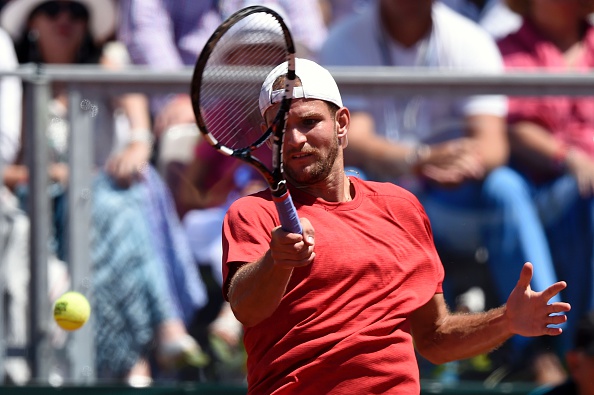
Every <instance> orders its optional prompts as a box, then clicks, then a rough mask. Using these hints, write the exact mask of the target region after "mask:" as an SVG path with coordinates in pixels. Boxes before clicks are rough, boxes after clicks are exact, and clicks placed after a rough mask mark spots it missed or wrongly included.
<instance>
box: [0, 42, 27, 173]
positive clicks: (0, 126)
mask: <svg viewBox="0 0 594 395" xmlns="http://www.w3.org/2000/svg"><path fill="white" fill-rule="evenodd" d="M0 52H1V53H2V54H3V56H2V57H1V58H0V70H2V71H12V70H15V69H16V68H17V66H18V61H17V58H16V54H15V52H14V47H13V43H12V41H11V39H10V36H9V35H8V34H6V32H5V31H3V30H0ZM21 97H22V89H21V83H20V81H19V79H18V78H16V77H3V78H1V79H0V168H1V166H2V165H7V164H12V163H14V161H15V160H16V157H17V154H18V152H19V148H20V140H21V106H22V100H21ZM0 184H1V183H0Z"/></svg>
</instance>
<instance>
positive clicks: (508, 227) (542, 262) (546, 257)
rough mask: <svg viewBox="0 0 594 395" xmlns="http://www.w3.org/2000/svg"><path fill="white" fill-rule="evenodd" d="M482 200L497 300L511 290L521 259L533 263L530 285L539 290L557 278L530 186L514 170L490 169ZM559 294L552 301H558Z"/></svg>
mask: <svg viewBox="0 0 594 395" xmlns="http://www.w3.org/2000/svg"><path fill="white" fill-rule="evenodd" d="M481 193H482V196H481V198H482V201H483V202H484V207H485V209H486V210H487V211H488V212H489V213H492V215H490V216H489V217H488V218H487V221H485V224H484V228H483V229H484V241H485V246H486V247H487V250H488V254H489V265H490V267H491V271H492V273H493V278H494V280H495V282H496V284H497V289H498V291H499V294H500V297H501V302H502V303H504V302H506V301H507V297H508V296H509V294H510V293H511V291H512V290H513V288H514V287H515V285H516V282H517V280H518V277H519V274H520V271H521V268H522V265H523V264H524V262H531V263H532V264H533V265H534V276H533V278H532V282H531V286H532V289H534V290H535V291H542V290H544V289H546V288H547V287H548V286H550V285H551V284H553V283H555V282H556V281H557V275H556V273H555V269H554V265H553V260H552V257H551V252H550V249H549V245H548V241H547V238H546V234H545V231H544V226H543V224H542V222H541V219H540V217H539V215H538V211H537V209H536V205H535V203H534V199H533V196H532V193H531V188H530V186H529V184H528V183H527V182H526V180H525V179H524V178H523V177H521V176H520V175H519V174H518V173H517V172H515V171H514V170H512V169H510V168H507V167H503V168H499V169H496V170H494V171H493V172H492V173H491V174H490V175H489V176H488V177H487V178H486V179H485V181H484V183H483V187H482V191H481ZM559 300H560V297H559V296H557V297H555V298H553V300H552V301H559Z"/></svg>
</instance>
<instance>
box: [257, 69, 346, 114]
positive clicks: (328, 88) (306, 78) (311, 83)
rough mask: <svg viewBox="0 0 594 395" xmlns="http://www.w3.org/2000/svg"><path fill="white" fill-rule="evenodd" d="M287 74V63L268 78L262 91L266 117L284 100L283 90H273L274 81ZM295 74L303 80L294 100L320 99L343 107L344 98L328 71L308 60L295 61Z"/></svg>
mask: <svg viewBox="0 0 594 395" xmlns="http://www.w3.org/2000/svg"><path fill="white" fill-rule="evenodd" d="M286 73H287V62H284V63H282V64H280V65H278V66H276V67H275V68H274V69H273V70H272V71H271V72H270V73H269V74H268V76H267V77H266V79H265V80H264V83H263V84H262V89H261V90H260V100H259V105H260V113H261V114H262V116H264V113H265V112H266V110H268V109H269V108H270V107H271V106H272V105H273V104H275V103H280V101H281V100H282V98H283V92H284V88H283V89H278V90H272V86H273V85H274V81H276V79H277V78H278V77H279V76H281V75H283V74H286ZM295 74H297V77H299V79H300V80H301V86H296V87H294V88H293V98H296V99H318V100H324V101H327V102H330V103H334V104H336V105H337V106H338V107H342V98H341V97H340V91H339V90H338V85H336V81H334V78H333V77H332V75H331V74H330V72H329V71H328V70H326V69H325V68H323V67H322V66H320V65H319V64H317V63H316V62H313V61H311V60H308V59H302V58H296V59H295Z"/></svg>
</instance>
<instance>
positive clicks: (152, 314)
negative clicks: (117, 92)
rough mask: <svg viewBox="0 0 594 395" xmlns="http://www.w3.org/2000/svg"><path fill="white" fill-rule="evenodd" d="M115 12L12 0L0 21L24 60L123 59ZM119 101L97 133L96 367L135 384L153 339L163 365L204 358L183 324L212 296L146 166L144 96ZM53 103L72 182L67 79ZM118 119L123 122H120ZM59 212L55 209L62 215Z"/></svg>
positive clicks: (59, 154)
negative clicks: (207, 293)
mask: <svg viewBox="0 0 594 395" xmlns="http://www.w3.org/2000/svg"><path fill="white" fill-rule="evenodd" d="M115 12H116V10H115V6H114V4H113V3H112V1H111V0H108V1H106V0H76V1H43V0H13V1H12V2H11V3H9V4H8V5H7V6H6V7H5V8H4V9H3V11H2V15H1V19H0V22H1V24H2V26H3V27H5V29H6V30H7V31H8V32H9V33H10V34H11V35H12V36H13V39H14V40H15V42H16V45H15V46H16V49H17V55H18V56H19V61H20V62H21V63H29V62H34V63H40V64H41V63H42V64H102V65H104V66H106V67H122V66H123V65H124V64H125V62H126V61H125V60H122V57H121V55H122V52H121V51H120V50H119V49H118V48H119V47H117V46H113V45H110V46H105V45H104V43H105V42H106V41H107V40H108V39H109V38H111V36H112V34H113V32H114V28H115V21H116V15H115ZM124 55H125V53H124ZM109 105H110V104H107V103H106V104H105V106H109ZM100 106H101V107H100ZM81 108H83V110H87V111H86V112H85V113H84V114H83V116H91V117H93V118H94V117H95V115H96V113H97V111H105V110H107V109H109V110H112V109H111V108H107V107H104V106H103V105H101V104H100V105H97V104H94V103H92V102H91V101H90V100H83V102H81ZM113 111H114V118H115V119H116V121H115V122H114V125H113V127H109V126H107V127H105V126H104V127H101V128H95V134H96V135H95V136H93V138H94V141H93V147H94V150H95V163H96V166H97V172H96V173H97V175H96V177H95V180H94V184H93V193H92V203H93V205H92V220H93V224H92V225H93V228H92V230H91V233H92V240H91V248H92V250H91V257H92V263H93V269H94V273H93V280H94V282H93V297H94V303H93V316H94V319H95V322H96V325H95V335H96V336H95V342H96V362H97V376H98V377H99V378H101V379H124V380H126V381H127V382H129V383H132V384H135V383H137V382H138V380H141V381H142V383H144V382H146V381H147V380H150V378H151V376H152V372H151V369H150V367H149V364H148V358H149V357H150V356H151V354H152V352H153V351H154V350H153V349H152V345H153V344H157V348H156V357H157V360H158V362H161V364H160V366H161V367H162V368H165V369H169V368H172V367H173V365H175V364H178V363H180V362H181V363H184V362H188V357H189V358H191V360H192V362H193V363H196V364H202V363H204V362H205V359H204V355H203V354H202V353H201V351H200V348H199V346H198V345H197V343H196V342H195V341H194V340H193V339H192V338H191V337H190V336H189V335H188V334H187V332H186V329H185V325H184V320H185V321H186V322H187V321H189V320H190V319H191V318H192V315H193V314H194V312H195V311H196V310H197V309H198V308H200V307H202V305H203V304H204V303H205V300H204V299H205V295H204V289H203V284H202V283H201V280H200V277H199V274H198V272H197V270H196V268H195V267H194V266H193V263H192V257H191V252H190V250H189V246H188V245H187V240H185V239H184V235H183V233H182V230H181V227H180V224H179V220H178V218H177V217H176V216H175V212H174V211H173V210H172V209H168V208H169V207H173V205H172V203H171V200H170V196H169V192H168V191H167V190H166V188H165V186H164V185H163V183H162V182H161V180H160V179H159V176H158V175H157V174H156V172H155V171H154V170H153V169H152V168H151V166H147V164H148V163H149V160H150V155H151V145H152V136H151V134H150V119H149V116H148V105H147V103H146V99H145V98H144V96H141V95H133V94H129V95H125V96H123V97H118V98H116V99H114V100H113ZM49 112H50V117H51V122H50V123H49V127H48V140H49V142H50V147H51V152H52V154H53V156H52V160H53V161H54V162H57V163H58V164H60V165H61V166H62V167H61V169H62V171H61V172H58V174H59V176H57V177H55V178H57V179H58V181H60V184H65V183H66V180H67V168H66V165H65V162H66V159H67V157H68V152H67V140H68V139H67V136H68V133H69V130H68V129H69V125H68V124H67V122H66V119H67V112H68V92H67V90H66V87H65V86H63V85H60V84H54V85H53V97H52V100H51V102H50V103H49ZM118 125H124V126H125V127H124V128H123V129H116V128H117V127H118ZM73 132H74V131H73ZM122 133H123V134H126V133H127V134H128V138H127V141H123V142H122V141H118V140H117V139H116V138H115V136H118V135H121V134H122ZM118 143H119V145H118ZM114 147H115V148H114ZM62 196H63V195H62ZM57 201H60V200H59V199H58V200H57ZM62 221H63V218H59V219H58V223H59V224H62ZM58 252H59V253H60V252H61V251H58ZM180 358H181V359H183V360H179V359H180ZM184 358H185V359H184ZM142 383H141V384H142Z"/></svg>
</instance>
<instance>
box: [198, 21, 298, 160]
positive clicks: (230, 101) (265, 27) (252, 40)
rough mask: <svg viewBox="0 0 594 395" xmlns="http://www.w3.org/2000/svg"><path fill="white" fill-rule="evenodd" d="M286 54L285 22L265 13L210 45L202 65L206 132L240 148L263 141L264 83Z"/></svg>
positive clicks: (234, 148) (234, 147)
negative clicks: (260, 102) (261, 102)
mask: <svg viewBox="0 0 594 395" xmlns="http://www.w3.org/2000/svg"><path fill="white" fill-rule="evenodd" d="M286 54H287V50H286V43H285V37H284V31H283V28H282V26H281V24H280V23H279V22H278V20H277V19H276V18H275V17H274V16H273V15H271V14H268V13H264V12H256V13H253V14H250V15H248V16H246V17H244V18H243V19H241V20H240V21H238V22H237V23H235V24H234V25H233V26H231V27H230V28H229V29H228V30H227V31H225V32H224V33H223V34H222V36H221V37H220V38H219V40H218V42H217V43H216V45H214V47H212V53H211V54H210V57H209V59H208V61H207V63H206V66H205V68H204V78H203V81H202V86H201V112H202V116H203V119H204V123H205V125H206V127H207V129H208V131H209V132H210V134H211V135H212V136H213V137H214V138H215V139H216V140H217V141H218V142H219V143H220V144H221V145H223V146H226V147H228V148H231V149H233V150H238V149H243V148H248V147H254V145H255V144H256V143H258V144H257V145H258V146H259V145H261V144H262V143H263V141H262V138H263V135H264V133H265V132H266V130H262V129H263V128H262V127H261V125H262V122H263V120H262V117H261V115H260V110H259V107H258V98H259V94H260V88H261V85H262V81H264V79H265V78H266V76H267V75H268V73H269V72H270V71H271V70H272V69H273V68H274V67H276V66H277V65H278V64H280V63H282V62H283V61H284V60H285V59H286ZM254 148H255V147H254Z"/></svg>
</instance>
